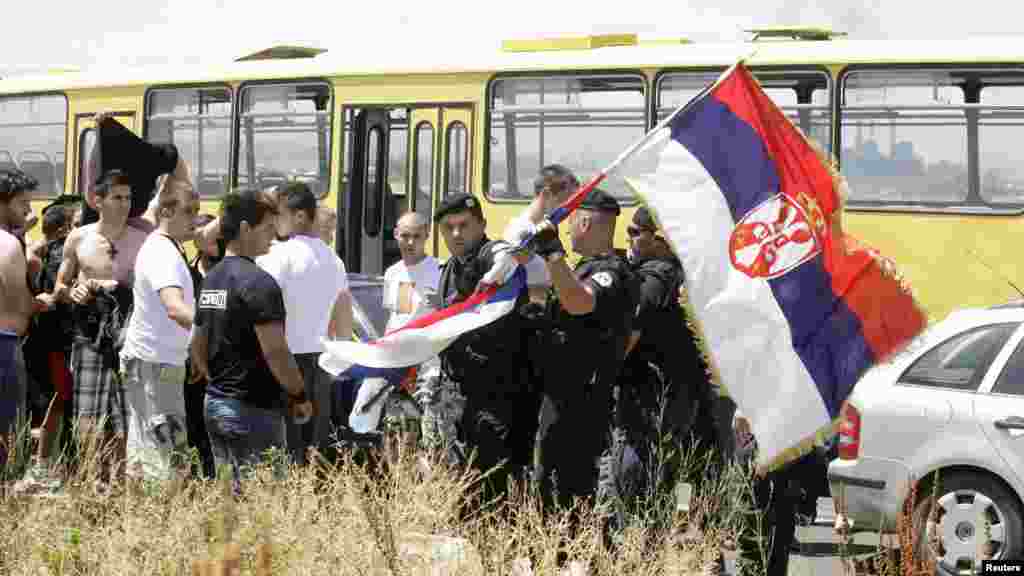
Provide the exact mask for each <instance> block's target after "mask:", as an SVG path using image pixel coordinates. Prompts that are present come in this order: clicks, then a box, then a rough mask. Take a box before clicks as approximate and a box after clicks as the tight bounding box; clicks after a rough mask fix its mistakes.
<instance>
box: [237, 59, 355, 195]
mask: <svg viewBox="0 0 1024 576" xmlns="http://www.w3.org/2000/svg"><path fill="white" fill-rule="evenodd" d="M302 84H305V85H310V84H313V85H323V86H326V87H327V94H328V98H329V100H328V103H327V106H326V111H327V121H326V123H325V125H326V126H327V130H328V133H327V144H328V146H330V147H331V149H330V152H329V153H328V159H327V179H326V181H327V186H326V193H325V194H324V198H327V197H329V196H330V195H331V185H332V182H333V178H334V176H333V172H334V170H335V166H334V160H335V158H336V153H337V148H338V146H341V145H344V142H341V141H339V142H335V141H334V116H335V108H336V107H338V105H339V104H340V103H339V102H338V100H337V96H336V94H335V92H334V84H333V83H332V82H331V81H330V80H329V79H327V78H324V77H321V76H313V77H300V78H273V79H268V80H246V81H244V82H240V83H239V84H238V86H237V87H235V91H236V96H235V100H236V102H237V103H238V104H237V105H236V106H235V107H234V114H233V116H234V120H233V122H234V125H233V129H232V138H233V140H232V142H233V144H232V146H231V167H230V169H231V187H232V188H237V187H238V174H239V168H238V164H239V162H240V161H241V157H240V153H241V142H242V140H241V138H242V109H243V108H244V105H245V100H244V98H243V94H244V91H245V90H246V89H247V88H253V87H268V86H269V87H274V86H295V85H302ZM342 118H344V116H343V117H342ZM342 124H343V125H342V127H341V132H342V137H343V136H344V132H345V127H344V122H342ZM338 169H339V170H340V171H341V172H342V173H343V172H344V170H345V167H344V165H342V166H339V167H338ZM342 177H344V174H342ZM248 187H250V188H252V187H253V185H252V184H251V183H250V184H249V185H248Z"/></svg>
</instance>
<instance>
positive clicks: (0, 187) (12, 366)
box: [0, 170, 36, 465]
mask: <svg viewBox="0 0 1024 576" xmlns="http://www.w3.org/2000/svg"><path fill="white" fill-rule="evenodd" d="M35 186H36V183H35V180H33V179H32V178H31V177H29V176H27V175H25V174H24V173H23V172H21V171H20V170H16V171H11V170H0V437H3V438H4V441H3V442H0V465H3V464H5V463H6V461H7V449H8V443H7V441H6V439H7V438H8V436H7V435H8V434H11V433H12V432H14V431H15V430H14V427H15V425H16V424H17V420H18V417H19V414H20V413H21V411H22V409H23V404H24V401H25V386H24V385H25V382H24V380H23V378H22V377H21V376H20V375H19V374H18V356H19V350H18V337H19V336H21V335H23V334H24V333H25V330H26V329H27V328H28V324H29V319H30V318H31V316H32V293H31V292H30V291H29V285H28V278H27V272H28V267H27V265H26V261H25V250H24V247H23V246H22V244H21V242H20V241H19V239H18V238H17V237H16V236H15V235H14V234H12V230H15V229H17V228H19V227H23V226H24V225H25V216H26V214H28V212H29V208H28V197H27V193H28V192H30V191H31V190H33V189H35Z"/></svg>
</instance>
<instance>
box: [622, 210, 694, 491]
mask: <svg viewBox="0 0 1024 576" xmlns="http://www.w3.org/2000/svg"><path fill="white" fill-rule="evenodd" d="M626 233H627V235H628V236H629V256H630V264H631V266H632V270H633V273H634V274H635V275H636V277H637V283H638V286H639V302H638V304H637V307H636V310H635V315H634V318H633V333H632V335H631V336H630V340H629V345H628V346H627V349H628V352H627V357H626V363H625V367H624V368H623V372H622V377H621V378H620V379H619V382H620V395H621V396H620V402H619V406H620V407H621V408H622V414H621V419H620V422H621V424H622V426H623V428H624V430H623V431H624V434H625V437H626V441H627V443H628V445H629V447H630V448H631V449H632V450H633V451H634V452H635V456H636V459H635V460H633V462H636V463H637V466H635V467H634V470H632V474H628V476H629V477H630V479H631V480H632V482H631V483H630V484H631V486H632V489H631V490H629V492H631V493H633V494H644V493H650V494H658V495H664V494H668V493H671V491H672V490H673V489H674V488H675V484H676V480H677V479H678V474H679V472H680V464H681V462H682V459H683V453H684V449H686V448H688V447H689V444H690V434H691V432H696V426H695V423H696V421H697V419H698V418H699V417H701V416H703V419H704V420H706V419H707V418H706V414H707V412H706V411H705V412H704V413H703V414H701V413H699V412H698V406H699V405H701V404H702V402H703V403H706V399H707V398H708V394H709V384H708V374H707V370H706V368H707V366H706V364H705V362H704V359H703V356H702V355H701V352H700V349H699V348H698V346H697V343H696V341H695V339H694V335H693V333H692V332H691V331H690V329H689V327H688V325H687V316H686V312H685V311H684V310H683V308H682V306H680V304H679V288H680V286H682V285H683V283H684V275H683V268H682V265H681V264H680V263H679V260H678V259H677V258H676V257H675V255H674V254H673V253H672V250H671V248H670V247H669V245H668V242H667V241H666V240H665V238H664V237H663V236H661V234H660V233H659V231H658V226H657V224H656V223H655V221H654V218H652V217H651V214H650V212H649V211H648V210H647V209H646V208H643V207H641V208H638V209H637V211H636V212H635V213H634V215H633V221H632V223H631V224H630V225H629V226H628V227H627V228H626ZM704 428H710V426H705V427H704ZM627 460H629V459H627ZM656 471H660V474H658V477H657V478H655V477H654V474H655V473H656ZM626 472H627V471H624V473H626ZM652 483H653V485H652ZM648 491H650V492H648Z"/></svg>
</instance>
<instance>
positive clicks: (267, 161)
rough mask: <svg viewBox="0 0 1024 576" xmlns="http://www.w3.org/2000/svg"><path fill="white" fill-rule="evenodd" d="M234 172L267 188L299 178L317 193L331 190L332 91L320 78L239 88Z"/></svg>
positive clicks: (240, 179)
mask: <svg viewBox="0 0 1024 576" xmlns="http://www.w3.org/2000/svg"><path fill="white" fill-rule="evenodd" d="M240 99H241V102H242V111H241V114H240V126H239V138H238V140H239V141H238V178H239V182H242V181H244V182H247V183H248V185H249V186H255V187H257V188H261V189H263V188H269V187H271V186H277V185H280V184H282V183H284V182H288V181H295V180H298V181H302V182H305V183H306V184H308V185H309V187H310V188H311V189H312V190H313V193H314V194H315V195H316V196H317V197H323V196H324V195H326V194H327V192H328V190H329V185H328V183H329V182H330V180H329V178H330V174H329V171H330V165H331V162H330V160H331V93H330V88H329V87H328V86H326V85H324V84H276V85H256V86H245V87H243V88H242V91H241V94H240Z"/></svg>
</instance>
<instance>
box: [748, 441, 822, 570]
mask: <svg viewBox="0 0 1024 576" xmlns="http://www.w3.org/2000/svg"><path fill="white" fill-rule="evenodd" d="M812 467H813V456H812V455H808V456H804V457H802V458H800V459H798V460H796V461H794V462H791V463H789V464H787V465H786V466H784V467H782V468H780V469H778V470H776V471H774V472H770V473H768V474H767V475H766V476H764V477H763V478H755V479H754V487H753V488H754V489H753V502H752V503H751V504H752V506H749V505H748V507H747V511H746V514H745V518H744V527H743V531H742V533H741V535H740V539H739V548H740V565H741V571H740V574H767V576H786V571H787V570H788V567H789V550H790V547H791V546H792V544H793V538H794V537H795V535H796V512H797V505H798V504H799V502H800V490H801V482H802V480H803V479H804V478H805V477H806V471H807V469H808V468H812Z"/></svg>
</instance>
